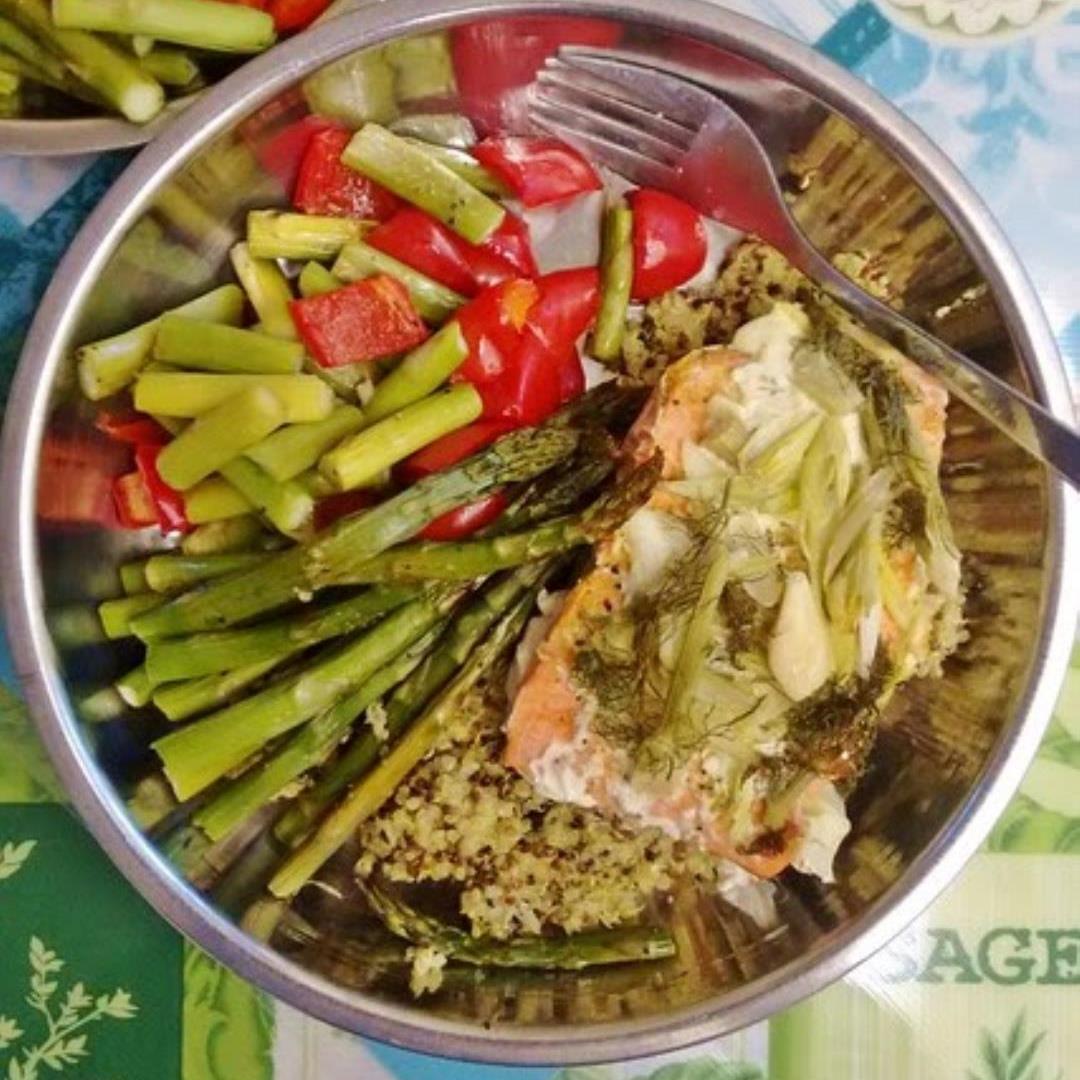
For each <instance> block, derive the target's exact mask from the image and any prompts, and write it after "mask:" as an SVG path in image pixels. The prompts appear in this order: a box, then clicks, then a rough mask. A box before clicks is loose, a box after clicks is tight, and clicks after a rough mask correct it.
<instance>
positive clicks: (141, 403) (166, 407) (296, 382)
mask: <svg viewBox="0 0 1080 1080" xmlns="http://www.w3.org/2000/svg"><path fill="white" fill-rule="evenodd" d="M249 386H255V387H263V388H265V389H267V390H272V391H273V393H274V396H275V397H276V398H277V399H278V400H279V401H280V402H281V404H282V406H283V407H284V410H285V421H286V422H287V423H290V424H301V423H308V422H310V421H312V420H324V419H326V417H327V416H329V415H330V413H331V412H332V411H333V408H334V392H333V390H331V389H330V387H329V386H327V385H326V383H324V382H323V381H322V380H321V379H318V378H316V377H315V376H314V375H250V374H249V375H220V374H204V373H203V372H195V371H147V372H144V373H143V374H142V375H140V376H139V378H138V381H137V382H136V383H135V393H134V398H135V408H136V409H138V410H139V411H140V412H145V413H150V414H151V415H152V416H176V417H196V416H199V415H201V414H202V413H204V412H208V411H209V410H210V409H212V408H214V407H215V406H216V405H220V404H221V403H222V402H223V401H225V400H227V399H228V398H230V397H232V396H233V395H234V394H236V393H238V392H239V391H240V390H243V389H245V388H247V387H249Z"/></svg>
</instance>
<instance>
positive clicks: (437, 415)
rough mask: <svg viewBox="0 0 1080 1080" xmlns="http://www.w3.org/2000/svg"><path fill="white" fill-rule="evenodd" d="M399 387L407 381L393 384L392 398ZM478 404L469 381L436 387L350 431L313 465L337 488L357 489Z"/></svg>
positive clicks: (468, 417)
mask: <svg viewBox="0 0 1080 1080" xmlns="http://www.w3.org/2000/svg"><path fill="white" fill-rule="evenodd" d="M402 387H404V389H405V391H407V390H408V383H407V381H403V382H402V383H399V384H398V389H397V394H398V396H401V394H402ZM377 394H378V391H376V395H377ZM373 401H374V399H373ZM483 407H484V403H483V401H482V400H481V398H480V394H479V393H478V392H477V390H476V387H474V386H473V385H472V384H471V383H461V384H460V385H458V386H454V387H451V388H450V389H448V390H442V391H439V392H438V393H435V394H432V395H431V396H429V397H426V398H424V399H423V400H422V401H415V402H413V404H411V405H408V406H406V407H405V408H403V409H402V410H401V411H400V412H395V413H393V415H390V416H387V417H386V418H385V419H383V420H380V421H379V422H378V423H376V424H374V425H373V426H371V427H369V428H365V429H364V430H363V431H360V432H357V434H355V435H352V436H351V437H349V438H348V439H346V440H345V441H344V442H342V443H340V444H339V445H338V446H336V447H335V448H334V449H333V450H331V451H329V452H328V453H326V454H324V455H323V457H322V460H321V461H320V462H319V469H320V471H321V472H322V473H323V475H324V476H327V477H328V478H329V479H330V480H332V481H333V483H334V485H335V487H337V489H338V490H339V491H349V490H351V489H352V488H357V487H360V486H362V485H363V484H365V483H369V482H370V481H371V480H373V479H374V478H375V477H377V476H378V475H379V474H380V473H381V472H382V471H383V470H384V469H388V468H390V466H391V465H396V464H397V463H398V462H399V461H402V460H404V459H405V458H407V457H408V456H409V455H410V454H412V453H415V452H416V451H417V450H420V449H421V448H422V447H425V446H427V445H428V443H432V442H434V441H435V440H436V439H438V438H441V437H442V436H443V435H446V434H448V433H449V432H451V431H456V430H457V429H458V428H460V427H464V426H465V425H466V424H470V423H472V421H473V420H475V419H476V418H477V417H478V416H479V415H480V413H481V412H482V411H483Z"/></svg>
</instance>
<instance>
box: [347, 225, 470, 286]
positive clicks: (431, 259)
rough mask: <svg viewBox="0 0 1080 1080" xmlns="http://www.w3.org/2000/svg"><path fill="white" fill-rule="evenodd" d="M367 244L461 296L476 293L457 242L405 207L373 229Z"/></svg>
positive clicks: (443, 227) (440, 227)
mask: <svg viewBox="0 0 1080 1080" xmlns="http://www.w3.org/2000/svg"><path fill="white" fill-rule="evenodd" d="M366 242H367V243H368V244H370V245H371V246H372V247H373V248H378V249H379V251H383V252H385V253H386V254H387V255H391V256H393V257H394V258H395V259H397V260H399V261H400V262H403V263H405V264H406V266H411V267H412V268H413V269H414V270H419V271H420V273H421V274H426V275H427V276H428V277H429V278H433V279H434V280H435V281H438V282H440V283H441V284H443V285H445V286H446V287H447V288H448V289H453V290H454V291H455V292H459V293H461V294H462V295H464V296H472V295H473V293H475V292H476V279H475V278H474V277H473V273H472V270H470V268H469V264H468V261H467V260H466V258H465V255H464V252H463V245H464V246H465V247H471V246H472V245H470V244H466V243H465V241H462V240H460V238H459V237H457V236H456V235H455V234H454V233H452V232H451V231H450V230H449V229H448V228H447V227H446V226H445V225H443V223H442V222H441V221H437V220H436V219H435V218H433V217H432V216H431V215H430V214H425V213H424V211H423V210H417V209H414V208H413V207H411V206H407V207H405V208H404V209H402V210H399V211H398V212H397V213H396V214H395V215H394V216H393V217H392V218H390V220H389V221H385V222H383V224H381V225H379V226H377V227H376V228H375V229H373V230H372V231H371V232H370V233H369V234H368V236H367V238H366Z"/></svg>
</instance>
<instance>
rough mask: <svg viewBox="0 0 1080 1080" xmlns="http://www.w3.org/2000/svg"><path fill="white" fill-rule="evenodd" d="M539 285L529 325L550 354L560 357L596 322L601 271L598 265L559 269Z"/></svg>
mask: <svg viewBox="0 0 1080 1080" xmlns="http://www.w3.org/2000/svg"><path fill="white" fill-rule="evenodd" d="M536 284H537V286H538V287H539V289H540V296H539V298H538V299H537V301H536V303H535V304H534V305H533V306H532V308H531V309H530V311H529V317H528V319H527V320H526V325H527V326H528V328H529V329H530V330H531V331H532V332H533V333H534V334H536V336H537V337H538V338H539V339H540V341H541V342H542V343H543V345H544V347H545V348H546V349H547V350H548V351H549V352H550V353H552V354H553V355H556V356H557V355H561V354H562V353H564V352H566V350H567V349H569V348H572V347H573V346H574V345H575V343H576V342H577V340H578V338H579V337H581V335H582V334H584V333H585V331H586V330H588V329H589V328H590V327H591V326H592V325H593V323H594V322H596V316H597V313H598V312H599V310H600V271H599V270H597V269H596V267H595V266H585V267H581V268H579V269H576V270H556V271H555V272H554V273H552V274H545V275H544V276H543V277H542V278H540V279H539V280H538V281H537V282H536Z"/></svg>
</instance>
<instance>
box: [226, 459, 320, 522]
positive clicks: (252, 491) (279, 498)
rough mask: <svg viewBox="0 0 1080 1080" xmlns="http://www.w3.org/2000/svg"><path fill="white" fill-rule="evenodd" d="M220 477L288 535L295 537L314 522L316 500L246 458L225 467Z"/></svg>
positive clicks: (288, 481)
mask: <svg viewBox="0 0 1080 1080" xmlns="http://www.w3.org/2000/svg"><path fill="white" fill-rule="evenodd" d="M221 475H222V476H224V477H225V479H226V480H228V482H229V483H230V484H232V486H233V487H235V488H236V489H237V490H238V491H239V492H240V493H241V494H242V495H243V496H244V497H245V498H246V499H248V500H250V501H251V502H252V503H253V504H254V505H255V506H257V507H258V508H259V509H260V510H262V512H263V513H264V514H265V515H266V517H267V520H268V521H269V522H270V523H271V524H272V525H273V526H274V528H275V529H277V530H278V531H279V532H281V533H284V534H285V535H286V536H292V535H293V534H295V533H297V532H299V531H300V530H301V529H303V528H305V527H306V526H307V525H308V524H309V523H310V522H311V517H312V514H313V513H314V511H315V500H314V499H312V497H311V496H310V495H309V494H308V493H307V492H306V491H304V489H303V488H302V487H300V485H299V484H297V483H296V482H295V481H293V480H285V481H282V482H278V481H277V480H275V479H274V478H273V477H272V476H269V475H268V474H267V473H265V472H263V470H262V469H260V468H259V466H258V465H256V464H255V462H253V461H249V460H248V459H247V458H243V457H239V458H235V459H233V460H232V461H230V462H229V463H228V464H227V465H223V466H222V467H221Z"/></svg>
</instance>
